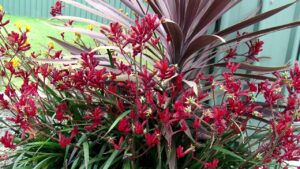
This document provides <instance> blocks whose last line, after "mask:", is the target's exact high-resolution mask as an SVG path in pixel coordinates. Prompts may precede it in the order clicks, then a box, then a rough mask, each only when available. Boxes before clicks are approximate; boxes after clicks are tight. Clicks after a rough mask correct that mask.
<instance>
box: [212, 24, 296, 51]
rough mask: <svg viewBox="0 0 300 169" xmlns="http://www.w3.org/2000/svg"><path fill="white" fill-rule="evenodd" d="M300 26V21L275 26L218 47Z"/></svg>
mask: <svg viewBox="0 0 300 169" xmlns="http://www.w3.org/2000/svg"><path fill="white" fill-rule="evenodd" d="M299 25H300V21H296V22H292V23H288V24H284V25H280V26H275V27H271V28H267V29H263V30H259V31H256V32H252V33H248V34H245V35H242V36H239V37H237V38H234V39H231V40H229V41H227V42H226V43H223V44H220V45H218V46H217V47H219V46H223V45H228V44H231V43H236V42H239V43H242V42H247V41H249V40H252V39H254V38H258V37H260V36H263V35H266V34H268V33H271V32H277V31H281V30H284V29H288V28H292V27H296V26H299Z"/></svg>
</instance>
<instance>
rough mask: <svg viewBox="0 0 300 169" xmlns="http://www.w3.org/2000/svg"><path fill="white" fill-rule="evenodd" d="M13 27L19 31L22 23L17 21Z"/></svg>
mask: <svg viewBox="0 0 300 169" xmlns="http://www.w3.org/2000/svg"><path fill="white" fill-rule="evenodd" d="M14 25H15V27H16V28H17V29H21V27H22V23H21V22H20V21H17V22H16V23H15V24H14Z"/></svg>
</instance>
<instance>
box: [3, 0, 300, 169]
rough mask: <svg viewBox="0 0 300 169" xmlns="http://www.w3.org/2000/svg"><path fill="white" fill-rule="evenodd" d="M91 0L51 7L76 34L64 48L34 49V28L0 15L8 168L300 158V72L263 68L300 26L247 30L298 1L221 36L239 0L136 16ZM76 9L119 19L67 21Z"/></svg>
mask: <svg viewBox="0 0 300 169" xmlns="http://www.w3.org/2000/svg"><path fill="white" fill-rule="evenodd" d="M85 1H86V3H87V4H89V5H83V4H81V3H79V2H77V1H74V0H61V1H57V2H56V3H55V4H54V5H53V6H52V7H51V15H52V16H54V18H52V19H57V20H60V21H62V22H63V23H62V26H60V25H52V26H54V27H56V28H58V29H62V30H63V31H71V32H74V33H75V35H74V37H75V40H74V41H73V42H71V43H70V42H67V41H66V40H65V36H64V35H65V34H64V32H62V33H61V39H57V38H54V37H49V38H50V39H51V40H52V41H54V42H55V43H56V44H58V45H60V46H62V47H63V48H64V49H65V50H64V51H61V50H56V48H55V45H54V44H53V43H50V44H49V45H48V48H47V49H46V50H45V51H43V52H41V53H39V52H31V51H29V50H30V44H29V42H28V40H27V35H28V33H29V31H28V29H23V28H20V29H19V30H18V31H15V32H12V31H9V30H7V29H6V25H7V24H8V23H9V21H7V20H5V18H4V17H3V16H4V14H5V13H4V11H3V10H1V11H0V33H1V36H0V41H1V43H0V57H1V58H0V64H1V69H0V74H1V80H2V81H1V83H2V85H3V89H2V91H1V94H0V107H1V108H2V109H3V110H6V111H7V112H8V113H10V115H9V116H8V117H5V118H3V119H1V123H3V124H4V125H5V126H6V130H5V133H4V135H3V136H0V137H1V138H0V141H1V143H2V144H3V146H4V147H5V148H6V149H4V150H2V149H1V152H0V158H1V159H2V160H5V161H6V163H4V165H3V168H49V169H53V168H72V169H76V168H85V169H94V168H97V169H98V168H100V169H108V168H115V169H119V168H124V169H128V168H132V169H134V168H137V169H140V168H141V169H142V168H145V169H146V168H149V169H153V168H157V169H163V168H169V169H180V168H182V169H184V168H189V169H196V168H197V169H199V168H207V169H215V168H223V169H227V168H241V169H244V168H257V169H264V168H269V167H276V168H289V167H290V165H289V161H297V160H300V146H299V141H300V135H299V126H298V124H297V122H298V121H299V120H300V112H299V93H300V87H299V84H300V68H299V65H298V63H297V62H296V63H295V65H293V66H288V65H286V66H281V67H259V66H254V65H253V63H254V62H257V61H259V60H260V57H259V53H260V52H261V51H262V50H263V44H264V42H262V41H261V40H260V39H259V37H260V36H262V35H265V34H267V33H271V32H274V31H278V30H282V29H286V28H290V27H294V26H298V25H299V24H300V22H293V23H289V24H286V25H281V26H277V27H272V28H268V29H264V30H259V31H256V32H240V30H241V29H242V28H245V27H247V26H250V25H252V24H255V23H258V22H260V21H262V20H264V19H267V18H268V17H270V16H272V15H274V14H276V13H278V12H280V11H282V10H284V9H286V8H287V7H289V6H291V5H293V4H294V3H295V2H296V1H295V2H292V3H290V4H287V5H285V6H282V7H279V8H276V9H273V10H271V11H268V12H266V13H263V14H259V15H257V16H254V17H252V18H249V19H246V20H244V21H242V22H239V23H237V24H236V25H233V26H231V27H229V28H226V29H224V30H221V31H213V32H211V31H209V30H211V29H210V28H212V27H213V26H212V25H214V23H215V22H216V21H217V20H218V19H220V17H221V16H222V15H223V14H224V13H225V12H226V11H228V10H230V9H231V8H232V7H233V6H235V5H236V4H238V3H239V2H240V1H239V0H222V1H220V0H209V1H207V0H148V1H146V2H145V1H139V0H121V2H122V3H123V4H125V5H126V6H127V7H128V8H130V9H131V10H132V11H133V12H134V15H132V16H131V15H126V14H124V13H122V11H120V10H118V9H115V8H114V7H112V6H111V5H109V3H107V2H106V1H104V0H85ZM68 4H69V5H74V6H76V7H78V8H81V9H83V10H87V11H89V12H91V13H93V14H95V15H98V16H100V17H103V18H105V19H108V20H110V21H111V22H110V24H109V25H103V24H101V23H98V22H96V21H93V20H89V19H84V18H79V17H74V16H62V13H63V11H62V10H63V9H64V8H67V7H68ZM73 22H84V23H87V24H88V27H87V29H84V28H76V27H74V26H73ZM2 30H3V31H2ZM215 30H217V29H215ZM230 34H236V37H234V38H232V39H228V37H229V36H228V35H230ZM82 36H88V37H90V39H91V41H90V42H89V43H85V42H84V41H83V40H82ZM242 44H245V46H247V49H246V50H245V51H241V50H238V47H239V45H242ZM216 67H218V68H219V69H222V70H223V71H222V72H221V73H220V72H219V71H214V68H216ZM243 70H246V71H247V72H248V73H247V74H245V73H243V72H245V71H243ZM16 81H18V82H22V83H21V85H18V84H19V83H15V82H16Z"/></svg>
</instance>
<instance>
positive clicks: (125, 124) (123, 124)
mask: <svg viewBox="0 0 300 169" xmlns="http://www.w3.org/2000/svg"><path fill="white" fill-rule="evenodd" d="M118 130H119V131H120V132H123V133H125V134H128V133H129V132H130V124H129V120H128V118H123V119H122V120H120V122H119V125H118Z"/></svg>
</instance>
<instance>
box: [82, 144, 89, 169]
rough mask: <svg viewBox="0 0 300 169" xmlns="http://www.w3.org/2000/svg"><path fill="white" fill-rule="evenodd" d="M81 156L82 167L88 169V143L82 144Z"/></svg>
mask: <svg viewBox="0 0 300 169" xmlns="http://www.w3.org/2000/svg"><path fill="white" fill-rule="evenodd" d="M83 155H84V166H85V169H88V166H89V160H90V159H89V143H88V142H84V143H83Z"/></svg>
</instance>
